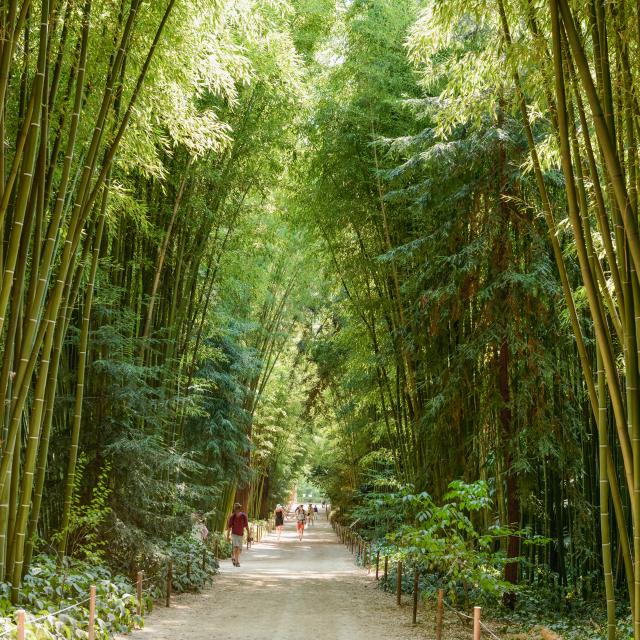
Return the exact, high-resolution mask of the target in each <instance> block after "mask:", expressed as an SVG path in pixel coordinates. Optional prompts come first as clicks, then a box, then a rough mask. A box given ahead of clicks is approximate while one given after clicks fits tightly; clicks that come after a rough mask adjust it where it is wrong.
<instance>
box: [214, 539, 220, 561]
mask: <svg viewBox="0 0 640 640" xmlns="http://www.w3.org/2000/svg"><path fill="white" fill-rule="evenodd" d="M219 544H220V542H219V540H218V538H216V543H215V545H214V547H213V557H214V558H215V559H216V560H217V559H218V546H219Z"/></svg>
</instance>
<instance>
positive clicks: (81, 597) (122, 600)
mask: <svg viewBox="0 0 640 640" xmlns="http://www.w3.org/2000/svg"><path fill="white" fill-rule="evenodd" d="M91 585H95V587H96V638H97V640H108V639H109V638H111V636H112V635H113V634H114V633H122V632H127V631H130V630H131V629H132V628H133V627H134V626H142V624H143V619H142V617H140V616H138V615H137V613H136V596H135V589H134V587H133V586H132V584H131V583H130V582H129V581H128V580H127V579H126V578H124V577H122V576H112V575H111V573H110V572H109V570H108V569H107V568H106V567H105V566H104V565H102V564H99V563H95V562H93V563H88V562H81V561H71V560H69V559H68V558H67V559H66V560H65V563H64V565H63V566H62V567H60V566H59V565H58V564H57V562H56V559H55V558H54V557H52V556H39V557H38V558H37V559H36V562H34V564H33V565H32V566H31V568H30V570H29V573H28V574H27V575H26V576H25V579H24V583H23V589H22V603H21V605H20V606H21V607H22V608H24V609H26V610H27V611H28V612H29V613H28V616H27V631H28V634H29V637H30V638H33V639H34V640H50V639H61V638H66V639H70V638H87V637H88V633H87V626H88V622H89V602H88V598H89V589H90V587H91ZM10 590H11V587H10V585H8V584H6V583H0V633H1V632H6V631H10V630H13V629H15V624H14V616H15V609H17V608H18V607H15V606H14V605H12V604H11V600H10ZM78 603H79V604H78ZM76 604H78V606H73V605H76ZM69 607H73V608H70V609H68V608H69ZM63 609H64V610H65V611H63V612H62V613H57V614H56V612H58V611H61V610H63Z"/></svg>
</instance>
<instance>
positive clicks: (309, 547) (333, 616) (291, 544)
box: [120, 516, 431, 640]
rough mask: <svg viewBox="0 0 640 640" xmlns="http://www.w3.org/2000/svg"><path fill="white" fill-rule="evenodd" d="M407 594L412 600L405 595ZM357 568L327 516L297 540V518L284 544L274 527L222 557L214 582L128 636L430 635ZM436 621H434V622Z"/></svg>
mask: <svg viewBox="0 0 640 640" xmlns="http://www.w3.org/2000/svg"><path fill="white" fill-rule="evenodd" d="M408 600H409V598H407V601H408ZM402 609H403V610H402V611H398V607H397V606H396V604H395V598H394V597H392V596H391V595H390V594H386V593H384V592H383V591H382V590H380V589H378V588H377V586H376V582H375V579H374V577H373V575H367V571H366V570H364V569H361V568H358V567H356V566H355V564H354V562H353V557H352V556H351V554H350V553H349V552H348V551H347V550H346V549H345V547H344V546H342V545H341V544H340V543H339V542H338V541H337V538H336V536H335V534H334V532H333V530H332V529H331V526H330V525H329V523H328V522H326V520H324V519H323V516H321V518H320V519H319V520H318V521H316V522H315V523H314V524H313V525H311V526H309V527H307V530H306V531H305V535H304V539H303V541H302V542H299V541H298V539H297V536H296V534H295V524H294V522H293V521H292V520H289V521H287V522H286V523H285V530H284V533H283V535H282V537H281V538H280V541H279V542H278V541H277V540H276V534H275V533H272V534H270V535H268V536H266V537H265V538H263V540H262V542H260V543H259V544H256V545H254V546H253V548H252V549H251V550H250V551H246V550H244V551H243V552H242V557H241V566H240V567H239V568H235V567H233V566H232V565H231V561H230V560H223V561H221V566H220V573H219V574H218V575H216V576H215V577H214V583H213V586H212V587H211V588H209V589H207V590H206V591H204V592H203V593H201V594H197V595H193V594H188V595H182V596H177V597H175V599H174V600H173V601H172V605H171V608H170V609H166V608H164V607H162V606H157V607H156V608H155V610H154V611H153V613H152V614H151V615H150V616H148V617H147V619H146V624H145V628H144V629H142V630H139V631H134V632H133V633H132V634H130V635H128V636H120V637H121V638H129V639H130V640H144V639H145V638H148V639H149V640H217V639H219V640H244V639H247V640H267V639H268V640H271V639H273V638H275V639H279V640H304V639H305V638H312V639H313V640H378V639H379V640H382V639H384V640H408V639H413V638H423V639H424V638H425V637H431V633H430V631H431V629H429V632H428V633H427V634H426V635H425V631H426V630H425V628H424V625H418V626H417V627H413V626H412V625H411V612H410V609H409V606H408V605H405V606H404V607H403V608H402ZM429 626H430V625H429Z"/></svg>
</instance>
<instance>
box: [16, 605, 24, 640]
mask: <svg viewBox="0 0 640 640" xmlns="http://www.w3.org/2000/svg"><path fill="white" fill-rule="evenodd" d="M24 616H25V613H24V609H18V610H17V611H16V624H17V625H18V629H17V635H16V638H17V640H24V638H25V636H24Z"/></svg>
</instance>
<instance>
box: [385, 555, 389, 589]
mask: <svg viewBox="0 0 640 640" xmlns="http://www.w3.org/2000/svg"><path fill="white" fill-rule="evenodd" d="M388 575H389V556H385V557H384V588H385V589H386V588H387V576H388Z"/></svg>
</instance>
